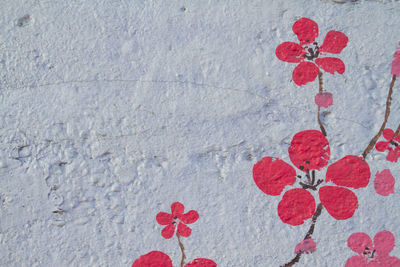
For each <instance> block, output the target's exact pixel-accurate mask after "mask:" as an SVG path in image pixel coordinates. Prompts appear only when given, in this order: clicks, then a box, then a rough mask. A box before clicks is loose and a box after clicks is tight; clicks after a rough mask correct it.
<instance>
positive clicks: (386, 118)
mask: <svg viewBox="0 0 400 267" xmlns="http://www.w3.org/2000/svg"><path fill="white" fill-rule="evenodd" d="M395 81H396V75H393V77H392V82H391V83H390V87H389V92H388V96H387V99H386V111H385V118H384V119H383V122H382V125H381V128H380V129H379V132H378V133H377V134H376V135H375V136H374V137H373V138H372V139H371V141H370V142H369V144H368V146H367V148H366V149H365V150H364V152H363V153H362V158H363V159H364V160H365V158H366V157H367V155H368V153H369V152H371V150H372V149H373V148H374V146H375V144H376V142H377V141H378V139H379V137H381V135H382V133H383V130H385V127H386V123H387V121H388V118H389V115H390V105H391V103H392V94H393V87H394V82H395ZM398 130H399V129H398ZM399 131H400V130H399ZM396 132H397V130H396Z"/></svg>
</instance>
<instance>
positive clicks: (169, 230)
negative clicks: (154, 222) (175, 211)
mask: <svg viewBox="0 0 400 267" xmlns="http://www.w3.org/2000/svg"><path fill="white" fill-rule="evenodd" d="M174 233H175V224H172V223H171V224H170V225H168V226H166V227H164V229H162V230H161V235H162V236H163V237H164V238H166V239H170V238H171V237H172V236H173V235H174Z"/></svg>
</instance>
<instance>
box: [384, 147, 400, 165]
mask: <svg viewBox="0 0 400 267" xmlns="http://www.w3.org/2000/svg"><path fill="white" fill-rule="evenodd" d="M399 157H400V151H399V149H398V147H396V148H395V149H392V148H390V147H389V153H388V154H387V156H386V160H388V161H390V162H397V160H398V159H399Z"/></svg>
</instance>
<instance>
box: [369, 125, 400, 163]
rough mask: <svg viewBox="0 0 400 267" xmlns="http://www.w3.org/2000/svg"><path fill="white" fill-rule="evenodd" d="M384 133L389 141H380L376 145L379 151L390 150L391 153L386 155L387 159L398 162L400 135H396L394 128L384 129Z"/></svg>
mask: <svg viewBox="0 0 400 267" xmlns="http://www.w3.org/2000/svg"><path fill="white" fill-rule="evenodd" d="M382 135H383V137H384V138H385V139H386V140H387V141H381V142H378V143H377V144H376V145H375V148H376V150H378V151H379V152H384V151H385V150H388V151H389V153H388V155H387V156H386V160H388V161H391V162H397V160H398V158H399V157H400V146H399V143H400V135H398V136H396V137H394V131H393V130H392V129H385V130H383V134H382Z"/></svg>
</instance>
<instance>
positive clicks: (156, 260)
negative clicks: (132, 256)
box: [132, 251, 172, 267]
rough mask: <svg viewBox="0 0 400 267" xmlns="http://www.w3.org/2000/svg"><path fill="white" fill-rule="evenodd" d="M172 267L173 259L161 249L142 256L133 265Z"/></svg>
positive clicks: (139, 266)
mask: <svg viewBox="0 0 400 267" xmlns="http://www.w3.org/2000/svg"><path fill="white" fill-rule="evenodd" d="M149 266H157V267H172V260H171V259H170V257H169V256H168V255H167V254H165V253H163V252H161V251H152V252H149V253H147V254H145V255H142V256H140V257H139V258H138V259H137V260H135V262H134V263H133V264H132V267H149Z"/></svg>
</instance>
